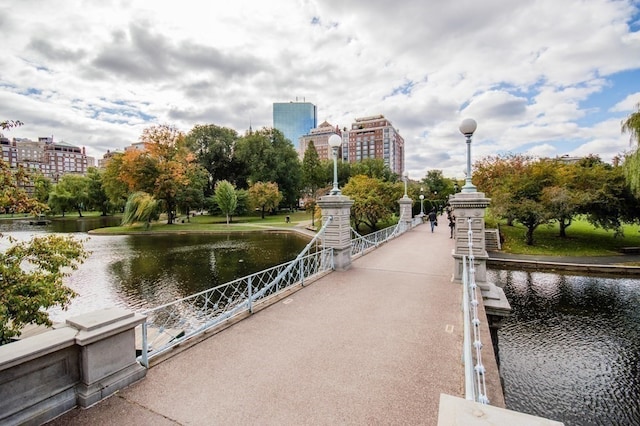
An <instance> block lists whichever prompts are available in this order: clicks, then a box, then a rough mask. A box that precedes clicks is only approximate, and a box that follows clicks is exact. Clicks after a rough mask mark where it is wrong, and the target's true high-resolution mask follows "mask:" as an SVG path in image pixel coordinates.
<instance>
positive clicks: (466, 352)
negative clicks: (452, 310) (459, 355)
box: [462, 219, 489, 404]
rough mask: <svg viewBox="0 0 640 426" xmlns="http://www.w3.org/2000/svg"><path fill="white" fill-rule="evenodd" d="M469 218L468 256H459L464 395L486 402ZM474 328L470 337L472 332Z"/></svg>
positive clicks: (469, 398)
mask: <svg viewBox="0 0 640 426" xmlns="http://www.w3.org/2000/svg"><path fill="white" fill-rule="evenodd" d="M471 222H472V220H471V219H469V231H468V235H469V244H468V245H469V256H463V257H462V265H463V267H462V288H463V290H462V307H463V313H464V342H463V358H464V370H465V397H466V399H468V400H472V401H476V402H480V403H482V404H489V398H488V397H487V385H486V381H485V367H484V365H483V364H482V341H481V340H480V318H479V316H478V304H479V302H478V286H477V284H476V272H475V265H474V256H473V231H472V230H471ZM472 332H473V341H472V340H471V334H472Z"/></svg>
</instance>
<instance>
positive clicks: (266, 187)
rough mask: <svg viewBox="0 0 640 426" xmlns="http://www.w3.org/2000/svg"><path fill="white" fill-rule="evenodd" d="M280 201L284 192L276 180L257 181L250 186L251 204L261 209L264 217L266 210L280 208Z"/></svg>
mask: <svg viewBox="0 0 640 426" xmlns="http://www.w3.org/2000/svg"><path fill="white" fill-rule="evenodd" d="M280 201H282V194H281V193H280V191H279V190H278V184H276V183H274V182H266V183H265V182H256V183H254V184H253V185H251V187H250V188H249V204H250V205H251V207H252V208H257V209H260V212H261V217H262V219H264V212H265V211H267V210H270V211H272V210H275V209H276V208H278V205H279V204H280Z"/></svg>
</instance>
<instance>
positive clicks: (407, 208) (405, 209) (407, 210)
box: [398, 195, 413, 229]
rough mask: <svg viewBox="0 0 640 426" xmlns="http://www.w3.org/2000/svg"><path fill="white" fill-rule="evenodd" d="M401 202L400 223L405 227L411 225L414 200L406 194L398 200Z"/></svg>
mask: <svg viewBox="0 0 640 426" xmlns="http://www.w3.org/2000/svg"><path fill="white" fill-rule="evenodd" d="M398 204H400V223H402V224H403V226H404V228H405V229H408V228H410V227H411V221H412V220H413V218H412V208H413V200H412V199H411V198H409V197H407V196H406V195H405V196H404V197H402V198H400V199H399V200H398Z"/></svg>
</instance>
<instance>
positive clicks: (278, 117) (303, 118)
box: [273, 101, 318, 150]
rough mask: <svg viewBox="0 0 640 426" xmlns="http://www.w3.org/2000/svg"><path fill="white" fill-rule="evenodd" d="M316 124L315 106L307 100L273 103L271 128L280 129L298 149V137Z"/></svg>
mask: <svg viewBox="0 0 640 426" xmlns="http://www.w3.org/2000/svg"><path fill="white" fill-rule="evenodd" d="M317 125H318V118H317V111H316V106H315V105H314V104H312V103H309V102H297V101H296V102H282V103H274V104H273V128H274V129H278V130H280V131H281V132H282V133H283V134H284V137H285V138H287V139H289V140H290V141H291V143H293V146H294V147H295V148H296V150H297V149H299V147H300V146H299V139H300V137H301V136H304V135H306V134H307V133H309V132H310V131H311V129H313V128H315V127H316V126H317Z"/></svg>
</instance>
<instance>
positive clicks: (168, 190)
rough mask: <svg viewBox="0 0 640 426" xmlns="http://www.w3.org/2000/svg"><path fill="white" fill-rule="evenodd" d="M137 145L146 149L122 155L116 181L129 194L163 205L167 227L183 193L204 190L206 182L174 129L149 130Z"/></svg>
mask: <svg viewBox="0 0 640 426" xmlns="http://www.w3.org/2000/svg"><path fill="white" fill-rule="evenodd" d="M140 141H141V142H144V143H145V149H143V150H134V149H132V150H129V151H127V152H125V153H124V155H123V157H122V164H121V165H120V170H119V173H118V176H117V179H119V180H121V181H122V182H124V183H125V184H126V185H127V187H128V190H129V192H136V191H143V192H147V193H149V194H151V195H153V197H154V198H155V199H156V200H157V201H159V202H161V203H162V205H163V210H164V211H166V212H167V224H169V225H170V224H172V223H173V220H174V217H175V211H176V207H177V205H178V202H179V201H180V200H181V199H185V198H187V194H186V192H188V191H193V190H196V189H197V190H199V191H202V190H203V189H204V184H205V179H200V178H199V177H201V176H203V175H202V173H201V172H200V171H199V169H201V166H200V165H199V164H198V163H197V161H196V157H195V155H194V154H193V152H191V151H190V150H189V149H188V147H187V146H186V143H185V138H184V135H183V134H182V132H180V131H179V130H178V129H177V128H175V127H173V126H169V125H159V126H152V127H149V128H147V129H145V130H144V131H143V133H142V135H141V136H140ZM111 161H113V159H111ZM111 161H110V162H109V163H111Z"/></svg>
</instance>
